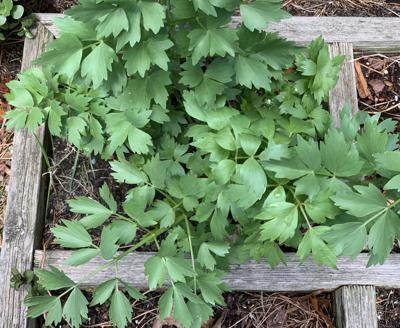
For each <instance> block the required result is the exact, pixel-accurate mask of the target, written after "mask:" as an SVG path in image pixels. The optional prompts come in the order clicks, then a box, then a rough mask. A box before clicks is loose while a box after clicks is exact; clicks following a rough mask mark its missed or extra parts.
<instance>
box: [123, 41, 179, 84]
mask: <svg viewBox="0 0 400 328" xmlns="http://www.w3.org/2000/svg"><path fill="white" fill-rule="evenodd" d="M173 45H174V44H173V43H172V42H171V41H170V40H168V39H162V38H150V39H148V40H146V41H143V42H141V43H140V44H137V45H135V46H134V47H131V48H129V49H128V50H127V51H126V52H125V53H124V55H123V59H125V60H126V63H125V67H126V69H127V73H128V74H129V75H133V74H135V73H136V72H138V73H139V75H140V76H141V77H144V76H145V73H146V72H147V71H148V70H149V69H150V67H151V65H157V66H158V67H160V68H161V69H163V70H164V71H166V70H168V62H169V58H168V56H167V53H166V52H165V50H167V49H169V48H171V47H172V46H173Z"/></svg>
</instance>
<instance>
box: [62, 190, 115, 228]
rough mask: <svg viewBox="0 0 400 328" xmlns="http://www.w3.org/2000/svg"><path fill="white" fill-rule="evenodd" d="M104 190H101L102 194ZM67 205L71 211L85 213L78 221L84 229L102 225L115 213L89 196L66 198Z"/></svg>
mask: <svg viewBox="0 0 400 328" xmlns="http://www.w3.org/2000/svg"><path fill="white" fill-rule="evenodd" d="M103 187H104V185H103ZM104 192H105V190H103V192H102V193H103V194H104ZM68 205H69V206H70V209H71V212H73V213H79V214H86V216H85V217H84V218H82V219H81V220H80V221H79V223H81V224H82V225H83V226H84V227H85V228H86V229H91V228H96V227H98V226H100V225H102V224H103V223H104V222H106V221H107V220H108V219H109V218H110V216H111V215H112V214H113V213H115V212H114V211H113V210H110V209H108V208H107V207H105V206H103V205H102V204H100V203H99V202H97V201H95V200H94V199H92V198H89V197H78V198H76V199H71V200H68Z"/></svg>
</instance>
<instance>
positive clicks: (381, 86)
mask: <svg viewBox="0 0 400 328" xmlns="http://www.w3.org/2000/svg"><path fill="white" fill-rule="evenodd" d="M354 65H355V71H356V76H357V91H358V96H359V108H360V110H362V111H366V112H368V113H370V114H376V113H380V114H381V115H382V118H383V119H384V118H392V119H395V120H400V56H390V55H384V54H372V55H367V56H360V57H358V58H356V59H355V62H354Z"/></svg>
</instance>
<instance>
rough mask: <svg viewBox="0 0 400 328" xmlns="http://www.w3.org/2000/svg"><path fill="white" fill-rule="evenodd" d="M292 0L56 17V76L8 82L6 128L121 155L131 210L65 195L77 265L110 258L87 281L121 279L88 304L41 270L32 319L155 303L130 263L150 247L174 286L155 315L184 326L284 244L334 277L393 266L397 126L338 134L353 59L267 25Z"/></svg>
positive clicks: (96, 10) (103, 8)
mask: <svg viewBox="0 0 400 328" xmlns="http://www.w3.org/2000/svg"><path fill="white" fill-rule="evenodd" d="M280 5H281V4H280V1H279V0H255V1H244V0H243V1H240V0H167V1H144V0H82V1H81V3H80V4H79V5H77V6H75V7H74V8H72V9H70V10H69V11H67V13H66V14H67V16H66V18H64V19H62V20H57V25H58V27H59V28H60V30H61V32H62V34H61V36H60V38H59V39H57V40H56V41H54V42H53V43H52V44H51V46H50V49H49V50H48V51H47V52H46V53H45V54H44V55H43V56H42V57H41V58H40V59H39V60H38V61H37V64H41V65H42V66H43V67H45V68H46V69H39V68H34V69H31V70H29V71H27V72H25V73H22V74H21V75H20V76H19V80H16V81H13V82H10V83H9V87H10V89H11V93H10V94H9V95H8V97H7V99H8V100H9V102H10V104H11V105H13V106H14V107H15V110H13V111H11V112H9V113H8V114H7V115H8V116H7V118H8V126H9V127H15V128H17V129H20V128H25V127H26V128H28V129H30V130H31V131H33V132H34V131H35V129H36V128H37V127H38V126H39V125H40V124H42V123H44V122H45V121H46V122H47V125H48V128H49V130H50V132H51V133H52V134H53V135H55V136H58V137H62V138H65V139H67V140H68V141H69V142H70V143H72V144H74V145H75V146H76V147H78V148H79V149H81V150H83V151H84V152H85V153H87V154H89V155H90V154H100V155H101V156H102V157H103V158H106V159H112V160H111V161H110V165H111V168H112V171H113V173H112V176H113V177H114V179H115V180H116V181H117V182H118V183H121V184H127V185H130V186H131V189H130V190H129V191H128V192H127V194H126V199H125V201H124V202H123V204H117V202H116V201H115V199H114V198H113V196H112V194H111V193H110V190H109V188H108V186H107V185H106V184H105V185H104V186H103V187H102V188H101V190H100V195H101V199H100V200H94V199H91V198H88V197H80V198H77V199H74V200H70V201H69V205H70V207H71V211H72V212H74V213H79V214H81V215H82V216H81V218H80V219H79V220H65V221H63V222H62V224H60V225H58V226H57V227H55V228H53V229H52V232H53V234H54V236H55V237H56V242H57V243H58V244H59V245H60V246H62V247H64V248H68V249H73V250H74V251H73V253H72V255H71V257H70V258H69V259H68V264H69V265H73V266H80V265H82V264H85V263H87V262H89V261H90V260H92V259H93V258H94V257H97V256H101V257H102V258H103V259H104V260H105V261H106V262H105V264H104V265H103V266H101V267H99V268H97V269H96V270H95V271H94V272H89V273H88V275H87V277H90V276H92V275H95V274H96V273H98V272H100V271H101V270H103V269H105V268H109V267H114V268H115V276H114V277H110V279H109V280H107V281H104V282H103V283H102V284H101V285H100V286H98V287H97V288H96V289H95V290H94V293H93V296H92V298H91V300H90V303H89V300H88V299H87V298H86V296H85V295H84V294H83V293H82V292H81V290H80V288H79V287H80V285H81V284H82V283H84V281H78V282H76V281H73V280H71V279H70V278H68V277H67V276H66V275H65V274H64V273H63V272H61V271H59V270H58V269H56V268H51V269H50V270H44V269H37V270H35V273H36V275H37V277H38V282H39V284H40V285H41V286H42V287H43V288H44V290H45V291H46V292H47V293H46V294H45V295H31V296H29V297H28V298H27V300H26V304H27V306H28V315H29V316H31V317H37V316H40V315H42V314H45V316H46V324H47V325H51V324H58V323H59V322H60V321H61V320H62V319H65V320H66V321H67V322H68V323H69V324H70V325H71V326H72V327H79V326H80V325H81V323H82V322H84V321H85V320H86V319H87V317H88V306H96V305H99V304H108V305H109V317H110V320H111V321H112V322H113V323H114V324H115V326H117V327H125V326H126V325H127V324H128V323H129V322H130V320H131V318H132V307H131V305H130V302H131V301H130V300H132V299H140V298H143V297H144V296H143V295H142V294H141V293H140V292H139V291H138V290H136V289H135V288H134V287H133V286H130V285H129V284H128V283H127V282H126V281H123V280H122V279H121V278H120V276H119V273H118V263H119V262H120V261H121V260H123V258H124V257H125V256H126V255H128V254H130V253H132V252H134V251H136V250H138V249H140V247H142V246H143V245H146V244H149V243H154V244H155V247H156V248H157V249H158V252H157V254H156V255H154V256H152V257H151V258H150V259H149V260H148V261H147V262H146V263H145V268H144V270H145V273H146V275H147V277H148V285H149V289H156V288H166V289H165V291H164V293H163V295H162V297H161V298H160V302H159V308H160V316H161V317H162V318H164V317H168V316H174V317H175V319H176V320H177V321H178V322H180V323H181V324H182V325H183V326H184V327H187V328H189V327H200V326H201V324H202V323H203V322H204V321H206V320H207V319H208V318H209V316H211V315H212V313H213V306H214V305H216V304H219V305H223V303H224V299H223V292H224V291H226V290H228V288H229V286H226V285H225V284H224V282H223V277H224V272H226V271H227V270H228V268H229V264H232V263H244V262H245V261H247V260H249V259H256V260H258V261H260V260H264V259H266V260H267V261H268V262H269V264H270V265H271V266H273V267H274V266H276V265H278V264H279V263H280V262H285V254H284V252H283V251H282V248H291V249H297V254H298V256H299V257H300V259H301V260H302V261H304V260H305V259H306V258H307V257H309V256H311V257H312V258H313V259H314V261H315V262H316V263H318V264H322V265H329V266H332V267H335V266H336V258H337V256H339V255H348V256H352V257H355V256H357V255H358V254H359V253H360V252H361V251H363V250H369V252H370V255H371V257H370V264H371V265H372V264H377V263H382V262H383V261H384V260H385V258H386V257H387V256H388V254H389V253H390V251H391V249H392V246H393V243H394V241H395V239H396V238H397V237H398V235H399V233H400V229H399V227H400V225H399V222H400V220H399V217H398V214H397V211H398V209H399V200H398V191H399V189H400V179H399V176H400V175H398V173H399V171H400V169H399V167H400V165H399V164H400V152H399V151H398V150H397V141H398V135H397V134H395V133H394V131H395V125H394V124H393V122H391V121H383V122H380V121H379V118H378V117H364V116H359V117H357V118H355V119H353V120H350V119H349V116H346V115H344V116H343V121H342V127H341V128H334V127H331V124H330V119H329V114H328V112H327V111H326V110H325V109H324V108H323V105H324V101H325V100H326V98H327V96H328V93H329V91H330V90H331V89H332V88H333V87H334V85H335V83H336V78H337V73H338V71H339V69H340V64H341V62H342V60H343V58H342V57H337V58H334V59H330V57H329V52H328V48H327V46H326V45H325V43H324V42H323V40H322V39H317V40H315V41H314V42H313V43H312V44H311V45H310V46H309V47H308V48H307V49H301V48H298V47H297V46H295V45H294V44H293V43H291V42H288V41H286V40H284V39H282V38H280V37H279V36H278V35H277V34H274V33H266V32H263V29H264V28H266V27H267V26H268V24H269V22H271V21H275V20H279V19H281V18H284V17H286V16H287V14H286V13H285V12H284V11H282V10H281V8H280ZM238 13H240V16H241V19H242V20H241V22H240V23H237V25H234V23H232V22H238V20H237V19H235V20H232V16H233V15H235V14H238ZM92 229H100V230H101V238H100V241H99V242H97V241H95V239H94V238H92V236H91V233H90V232H91V231H92ZM138 229H140V230H142V231H144V235H143V236H142V237H141V238H138V237H136V232H137V230H138ZM121 246H123V250H121ZM120 250H121V251H120Z"/></svg>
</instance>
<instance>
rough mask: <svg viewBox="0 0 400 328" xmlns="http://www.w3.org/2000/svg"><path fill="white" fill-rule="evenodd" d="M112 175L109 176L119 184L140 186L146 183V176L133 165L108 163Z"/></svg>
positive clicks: (115, 162)
mask: <svg viewBox="0 0 400 328" xmlns="http://www.w3.org/2000/svg"><path fill="white" fill-rule="evenodd" d="M110 165H111V168H112V170H113V171H114V173H111V175H112V176H113V177H114V179H115V180H117V181H118V182H120V183H129V184H140V183H145V182H147V176H146V174H144V173H143V172H141V171H139V169H137V168H136V167H135V166H134V165H133V164H129V163H126V162H117V161H113V162H110Z"/></svg>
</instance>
